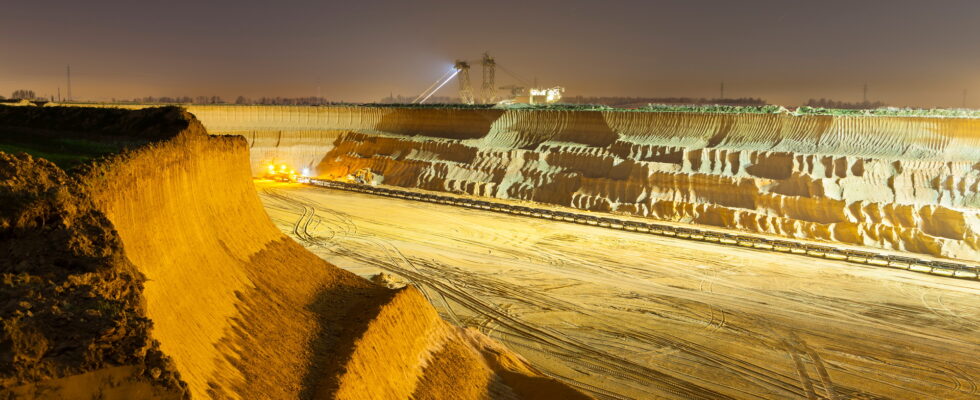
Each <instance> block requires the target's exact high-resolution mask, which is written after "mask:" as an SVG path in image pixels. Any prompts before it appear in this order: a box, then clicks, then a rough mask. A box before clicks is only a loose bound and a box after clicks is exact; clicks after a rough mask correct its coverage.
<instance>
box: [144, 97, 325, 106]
mask: <svg viewBox="0 0 980 400" xmlns="http://www.w3.org/2000/svg"><path fill="white" fill-rule="evenodd" d="M132 102H133V103H141V104H240V105H242V104H262V105H283V106H293V105H304V106H312V105H320V104H335V103H336V102H334V101H330V100H327V99H324V98H323V97H259V98H257V99H253V98H249V97H245V96H238V97H237V98H235V101H234V102H231V103H229V102H227V101H225V100H224V99H223V98H221V96H197V97H190V96H176V97H170V96H160V97H155V96H146V97H137V98H135V99H133V100H132Z"/></svg>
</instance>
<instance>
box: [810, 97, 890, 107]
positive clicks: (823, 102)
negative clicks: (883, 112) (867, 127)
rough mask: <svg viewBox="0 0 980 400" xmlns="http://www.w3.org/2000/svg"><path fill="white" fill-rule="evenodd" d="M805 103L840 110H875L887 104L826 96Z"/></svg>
mask: <svg viewBox="0 0 980 400" xmlns="http://www.w3.org/2000/svg"><path fill="white" fill-rule="evenodd" d="M804 105H805V106H807V107H813V108H836V109H840V110H873V109H876V108H882V107H885V106H887V104H885V103H882V102H880V101H862V102H846V101H836V100H831V99H824V98H821V99H810V100H808V101H807V102H806V104H804Z"/></svg>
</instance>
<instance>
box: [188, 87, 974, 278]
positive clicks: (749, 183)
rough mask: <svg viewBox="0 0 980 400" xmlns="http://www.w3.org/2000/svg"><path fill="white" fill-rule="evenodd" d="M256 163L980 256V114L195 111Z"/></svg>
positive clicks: (230, 108) (344, 109)
mask: <svg viewBox="0 0 980 400" xmlns="http://www.w3.org/2000/svg"><path fill="white" fill-rule="evenodd" d="M189 111H190V112H191V113H193V114H195V115H196V116H198V118H200V120H201V121H202V122H203V123H204V124H205V125H206V126H207V127H208V129H209V131H210V132H211V133H219V134H235V135H242V136H244V137H245V138H246V140H247V141H248V143H249V146H250V149H251V154H252V158H251V162H252V169H253V172H254V173H255V174H261V173H262V171H263V168H265V165H266V164H267V163H270V162H272V163H285V164H287V165H289V166H290V167H292V168H294V169H296V170H297V171H303V170H306V171H307V172H308V173H309V175H311V176H314V177H319V178H323V179H346V178H352V177H354V176H358V177H360V178H361V179H364V180H368V181H371V182H373V183H377V184H385V185H393V186H401V187H408V188H421V189H427V190H436V191H446V192H456V193H466V194H471V195H477V196H487V197H496V198H506V199H519V200H530V201H536V202H542V203H549V204H558V205H564V206H571V207H575V208H579V209H583V210H595V211H607V212H615V213H624V214H629V215H635V216H643V217H651V218H656V219H660V220H667V221H677V222H689V223H696V224H703V225H709V226H718V227H724V228H731V229H738V230H743V231H748V232H756V233H768V234H775V235H780V236H785V237H793V238H802V239H815V240H822V241H829V242H840V243H847V244H854V245H864V246H870V247H877V248H883V249H892V250H900V251H909V252H914V253H921V254H926V255H932V256H941V257H949V258H957V259H963V260H971V261H978V260H980V237H978V232H980V215H978V208H980V192H978V185H980V120H977V119H967V118H938V117H937V118H928V117H883V116H831V115H803V116H797V115H792V114H721V113H718V114H712V113H681V112H669V113H668V112H627V111H601V112H600V111H550V110H498V109H421V108H383V107H288V106H284V107H278V106H191V107H189Z"/></svg>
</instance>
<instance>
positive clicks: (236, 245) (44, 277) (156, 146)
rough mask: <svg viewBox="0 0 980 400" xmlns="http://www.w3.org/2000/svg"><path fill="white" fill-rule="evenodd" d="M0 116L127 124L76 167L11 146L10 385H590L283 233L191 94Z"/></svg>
mask: <svg viewBox="0 0 980 400" xmlns="http://www.w3.org/2000/svg"><path fill="white" fill-rule="evenodd" d="M20 110H24V111H20ZM0 116H2V118H0V121H2V124H0V131H3V132H4V133H7V134H9V133H10V132H11V131H16V132H18V134H31V132H34V133H38V132H40V134H43V135H49V136H52V137H57V136H59V132H63V133H64V136H72V137H73V138H77V139H84V140H86V141H90V142H93V143H103V144H104V143H109V142H111V143H119V139H120V137H122V138H126V139H127V141H125V143H126V146H125V147H120V148H119V149H120V150H119V152H116V153H112V154H93V155H91V157H92V158H90V157H89V156H87V157H86V160H85V161H84V162H82V163H81V164H73V165H74V167H73V168H72V169H70V170H69V172H66V171H65V170H63V169H61V168H59V167H58V166H56V165H54V164H53V163H51V162H49V161H47V160H44V159H39V158H35V157H32V156H29V155H27V154H17V155H11V154H6V153H0V252H2V254H0V278H2V279H0V325H2V326H0V328H2V331H0V398H52V399H53V398H79V399H85V398H92V399H95V398H99V399H127V398H161V399H165V398H188V397H189V398H243V399H244V398H283V399H289V398H340V399H361V398H364V399H367V398H449V397H451V398H472V399H476V398H486V397H488V396H489V397H493V398H585V396H583V395H581V394H580V393H578V392H577V391H575V390H573V389H570V388H569V387H567V386H565V385H564V384H561V383H559V382H557V381H555V380H552V379H550V378H546V377H543V376H541V375H540V374H539V373H538V372H536V371H535V370H534V369H533V368H532V367H531V366H530V365H528V364H527V362H525V361H524V360H523V359H522V358H521V357H519V356H517V355H516V354H514V353H512V352H510V351H509V350H507V349H505V348H503V347H502V346H500V345H499V344H497V343H495V342H493V341H491V340H490V339H488V338H486V337H484V336H482V335H481V334H479V333H476V332H474V331H469V330H463V329H460V328H456V327H453V326H450V325H448V324H447V323H446V322H444V321H442V320H441V319H440V318H439V316H438V314H437V313H436V312H435V310H434V309H433V308H432V307H431V305H430V304H428V303H427V302H426V300H425V298H424V297H423V296H422V294H421V293H420V292H419V291H418V290H416V289H414V288H412V287H406V288H402V289H397V290H392V289H387V288H385V287H382V286H379V285H376V284H374V283H371V282H369V281H367V280H364V279H361V278H359V277H357V276H355V275H353V274H351V273H349V272H346V271H344V270H341V269H339V268H337V267H335V266H333V265H330V264H328V263H326V262H324V261H323V260H321V259H319V258H318V257H316V256H315V255H313V254H312V253H310V252H308V251H306V250H305V249H304V248H303V247H302V246H300V245H299V244H297V243H295V242H293V241H292V240H290V239H288V238H287V237H286V236H284V235H283V234H282V233H281V232H279V231H278V230H277V229H276V228H275V226H274V225H273V224H272V222H271V221H270V220H269V218H268V217H267V215H266V214H265V212H264V210H263V209H262V206H261V204H260V202H259V200H258V197H257V196H256V193H255V189H254V186H253V185H252V182H251V171H250V169H249V155H248V147H247V143H246V141H245V140H243V139H242V138H240V137H215V136H208V134H207V132H206V131H205V129H204V127H203V126H202V125H201V124H200V123H199V122H198V121H197V120H196V119H195V118H194V117H193V116H191V115H190V114H188V113H186V112H185V111H183V110H181V109H179V108H164V109H148V110H141V111H122V110H111V111H106V110H97V109H80V108H74V109H70V110H68V109H64V108H44V109H41V108H31V107H18V111H11V110H10V109H0ZM85 121H92V122H91V124H89V125H86V122H85ZM97 127H102V128H97ZM105 127H116V128H118V129H115V128H113V129H107V128H105ZM90 129H91V130H90ZM130 139H131V140H130ZM134 143H135V144H134ZM32 145H33V146H35V147H34V148H32V150H36V151H39V152H41V153H44V152H45V151H55V150H59V149H45V148H39V147H38V146H40V147H43V145H44V142H43V141H36V142H32ZM61 151H63V149H61ZM93 158H94V159H93Z"/></svg>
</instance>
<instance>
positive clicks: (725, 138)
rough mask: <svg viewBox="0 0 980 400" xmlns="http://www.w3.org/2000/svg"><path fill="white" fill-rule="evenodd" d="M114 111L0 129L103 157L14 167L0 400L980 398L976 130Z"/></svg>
mask: <svg viewBox="0 0 980 400" xmlns="http://www.w3.org/2000/svg"><path fill="white" fill-rule="evenodd" d="M127 108H132V109H133V110H124V109H120V108H119V106H110V107H104V106H103V107H101V108H94V107H30V106H25V107H16V108H14V107H4V108H0V129H2V131H0V133H3V135H2V136H0V138H5V139H8V140H10V137H19V136H18V135H20V136H23V135H42V136H43V135H49V136H50V135H54V136H59V137H61V136H63V137H71V138H82V139H85V140H90V141H95V142H98V143H112V144H114V146H115V147H114V148H110V149H109V150H107V151H105V153H106V154H101V155H99V156H98V157H94V158H93V159H92V160H89V161H85V162H81V163H80V164H78V165H75V166H72V167H70V168H67V169H65V168H62V167H59V166H57V165H55V164H53V163H51V162H49V161H47V160H45V159H44V158H46V157H45V154H48V153H52V152H56V151H55V150H57V149H42V150H46V151H47V152H48V153H45V152H39V151H35V152H34V153H33V154H34V155H35V156H30V155H26V154H3V153H0V185H2V189H3V190H2V191H0V196H3V197H4V198H3V199H0V206H2V207H0V229H2V231H0V238H3V239H2V240H3V242H2V246H3V247H0V249H2V251H3V252H4V254H5V255H6V256H5V257H3V259H2V260H0V272H2V274H3V275H2V276H3V280H2V282H0V290H2V292H0V293H2V294H3V297H2V298H0V300H4V302H0V304H2V307H3V308H2V309H0V317H2V324H3V327H2V328H3V330H2V331H0V355H2V358H0V386H2V387H3V388H4V389H2V391H3V392H2V394H5V395H6V397H4V396H0V398H106V399H111V398H132V397H156V398H187V397H190V398H243V399H244V398H340V399H359V398H364V399H402V398H414V399H428V398H452V399H457V398H458V399H470V398H472V399H476V398H504V399H509V398H534V399H573V398H590V397H591V398H597V399H655V398H677V399H725V398H768V399H783V398H804V399H808V400H814V399H845V398H867V399H878V398H922V399H926V398H936V399H949V398H964V399H966V398H976V397H977V396H980V373H978V371H980V361H978V359H977V357H976V355H977V354H980V337H978V335H977V334H976V333H977V331H978V329H980V280H978V276H977V265H978V263H980V190H978V185H980V119H973V118H942V117H904V116H887V117H886V116H835V115H796V114H793V113H789V112H781V113H759V114H753V113H737V114H726V113H711V112H706V113H692V112H652V111H650V112H645V111H625V110H620V111H574V110H555V109H498V108H479V107H470V108H467V107H461V108H451V107H450V108H436V107H414V108H413V107H381V106H328V107H299V106H296V107H274V106H188V107H187V108H186V109H179V108H173V107H168V108H153V107H149V106H128V107H127ZM11 135H13V136H11ZM0 144H3V142H0ZM19 146H21V147H25V146H27V144H20V145H19ZM110 150H111V151H110ZM28 152H29V153H30V151H28ZM38 156H39V157H38ZM52 157H53V156H50V157H47V158H52ZM54 158H57V157H54ZM270 177H272V178H276V179H261V178H270ZM253 178H259V179H254V180H253ZM297 181H298V182H297ZM654 231H657V232H659V233H655V232H654ZM668 233H669V235H668ZM42 238H43V239H42ZM750 238H751V240H749V239H750ZM708 239H713V240H708ZM743 242H744V243H748V244H747V245H743ZM726 243H727V244H726ZM780 249H781V250H780ZM795 250H801V252H797V251H795ZM835 252H836V253H835ZM794 253H796V254H794ZM832 253H833V254H841V257H831V255H832ZM806 255H810V256H811V257H806ZM838 258H839V259H838ZM855 260H860V261H855ZM848 261H851V262H848ZM923 272H927V273H923ZM363 278H370V280H369V279H363Z"/></svg>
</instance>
